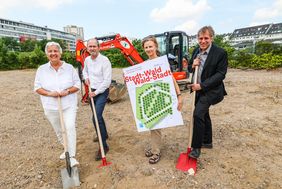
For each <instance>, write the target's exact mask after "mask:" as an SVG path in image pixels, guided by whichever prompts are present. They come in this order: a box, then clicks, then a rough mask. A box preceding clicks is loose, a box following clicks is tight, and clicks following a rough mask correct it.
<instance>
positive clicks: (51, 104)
mask: <svg viewBox="0 0 282 189" xmlns="http://www.w3.org/2000/svg"><path fill="white" fill-rule="evenodd" d="M45 53H46V55H47V57H48V59H49V62H48V63H46V64H43V65H41V66H40V67H39V68H38V70H37V72H36V76H35V81H34V91H35V92H36V93H38V94H39V95H40V98H41V102H42V106H43V109H44V113H45V116H46V117H47V119H48V120H49V122H50V124H51V125H52V127H53V129H54V130H55V132H56V135H57V137H58V141H59V142H60V143H61V144H63V138H62V131H61V124H60V115H59V105H58V97H60V98H61V109H62V112H63V117H64V123H65V128H66V133H67V142H68V152H69V155H70V157H71V158H70V163H71V166H76V165H78V164H79V163H78V161H77V160H76V159H75V153H76V130H75V120H76V112H77V94H76V92H77V91H78V90H79V89H80V80H79V77H78V74H77V72H76V71H75V69H74V68H73V66H72V65H70V64H68V63H66V62H64V61H62V60H61V55H62V48H61V46H60V44H58V43H56V42H48V43H47V44H46V46H45ZM60 159H65V153H64V152H63V153H62V154H61V155H60Z"/></svg>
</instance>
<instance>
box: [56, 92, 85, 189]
mask: <svg viewBox="0 0 282 189" xmlns="http://www.w3.org/2000/svg"><path fill="white" fill-rule="evenodd" d="M58 105H59V114H60V122H61V129H62V135H63V144H64V151H65V156H66V168H64V169H61V177H62V182H63V188H64V189H68V188H72V187H76V186H79V185H80V181H79V174H78V168H77V167H71V163H70V155H69V152H68V140H67V133H66V128H65V123H64V118H63V111H62V105H61V97H58Z"/></svg>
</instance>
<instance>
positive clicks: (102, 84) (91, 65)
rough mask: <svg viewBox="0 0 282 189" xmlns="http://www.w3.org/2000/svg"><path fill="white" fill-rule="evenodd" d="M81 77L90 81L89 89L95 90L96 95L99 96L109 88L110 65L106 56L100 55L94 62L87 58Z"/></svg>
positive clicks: (89, 57)
mask: <svg viewBox="0 0 282 189" xmlns="http://www.w3.org/2000/svg"><path fill="white" fill-rule="evenodd" d="M83 77H84V79H85V80H86V79H89V80H90V87H91V88H92V89H96V90H95V94H96V95H98V94H101V93H103V92H104V91H105V90H106V89H107V88H109V87H110V84H111V81H112V64H111V62H110V61H109V59H108V58H107V57H106V56H104V55H102V54H100V53H99V54H98V56H97V57H96V58H95V59H94V60H93V59H92V58H91V56H88V57H87V58H86V59H85V61H84V68H83Z"/></svg>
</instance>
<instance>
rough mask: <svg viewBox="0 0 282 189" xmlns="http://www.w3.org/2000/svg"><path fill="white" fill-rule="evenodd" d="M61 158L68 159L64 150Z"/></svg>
mask: <svg viewBox="0 0 282 189" xmlns="http://www.w3.org/2000/svg"><path fill="white" fill-rule="evenodd" d="M60 159H61V160H63V159H66V154H65V152H63V153H62V154H61V155H60Z"/></svg>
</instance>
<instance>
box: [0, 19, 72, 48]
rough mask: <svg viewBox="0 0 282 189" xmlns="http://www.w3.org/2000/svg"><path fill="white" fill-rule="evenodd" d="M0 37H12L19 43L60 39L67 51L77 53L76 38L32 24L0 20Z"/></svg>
mask: <svg viewBox="0 0 282 189" xmlns="http://www.w3.org/2000/svg"><path fill="white" fill-rule="evenodd" d="M0 37H12V38H15V39H16V40H18V41H24V40H27V39H33V40H38V41H40V40H43V39H47V40H51V39H60V40H63V41H64V42H65V43H66V44H67V50H69V51H75V44H76V36H75V35H73V34H70V33H67V32H63V31H59V30H54V29H50V28H48V27H47V26H45V27H41V26H36V25H34V24H31V23H25V22H21V21H20V22H18V21H12V20H7V19H2V18H0Z"/></svg>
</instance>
